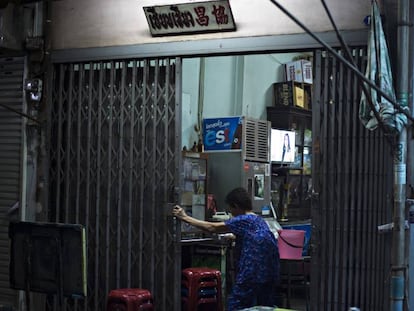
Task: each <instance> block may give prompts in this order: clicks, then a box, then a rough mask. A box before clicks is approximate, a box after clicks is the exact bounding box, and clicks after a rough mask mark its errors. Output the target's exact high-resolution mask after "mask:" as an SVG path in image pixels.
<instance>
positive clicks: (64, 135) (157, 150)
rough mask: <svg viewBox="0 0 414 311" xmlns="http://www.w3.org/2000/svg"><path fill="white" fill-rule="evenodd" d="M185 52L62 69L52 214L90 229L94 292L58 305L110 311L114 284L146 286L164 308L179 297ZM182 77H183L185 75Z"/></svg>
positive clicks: (56, 86)
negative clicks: (174, 208)
mask: <svg viewBox="0 0 414 311" xmlns="http://www.w3.org/2000/svg"><path fill="white" fill-rule="evenodd" d="M180 66H181V65H180V59H178V58H177V59H175V58H174V59H168V58H167V59H133V60H131V59H128V60H116V61H115V60H114V61H102V62H87V63H63V64H56V65H55V66H54V73H53V78H52V81H53V93H52V109H51V122H52V123H51V140H50V142H51V153H50V205H49V220H50V221H53V222H64V223H79V224H84V225H85V226H86V230H87V276H88V283H87V291H88V294H87V298H85V299H78V300H76V299H69V298H67V299H65V300H64V302H63V304H64V305H63V307H60V306H57V303H58V302H57V300H58V299H49V301H48V306H49V309H54V310H56V309H57V310H99V311H101V310H105V303H106V298H107V295H108V293H109V291H110V290H111V289H114V288H146V289H148V290H150V291H151V292H152V294H153V296H154V299H155V305H156V308H157V309H158V310H169V309H170V310H172V309H173V306H174V305H175V304H176V301H175V300H176V299H177V297H176V296H178V295H176V294H175V293H176V292H177V289H175V288H174V286H175V284H177V283H176V282H175V278H176V275H177V273H176V272H177V263H176V262H175V244H174V241H173V236H174V234H173V232H172V231H173V230H171V228H172V226H171V222H172V217H169V216H168V214H167V213H166V208H165V207H166V203H167V202H173V201H174V195H175V183H176V181H177V178H178V177H177V172H178V166H179V159H178V158H177V157H178V155H180V152H179V148H180V146H181V143H180V139H181V138H180V137H181V129H180V128H178V126H177V124H178V123H177V122H179V121H180V117H177V116H180V114H179V113H178V112H179V111H180V106H179V105H180V104H179V101H178V100H177V98H178V97H177V96H176V94H177V91H176V90H177V88H178V87H180V86H179V81H180V79H176V76H177V75H178V73H177V71H178V70H179V68H180ZM176 81H177V82H176Z"/></svg>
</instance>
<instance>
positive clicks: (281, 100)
mask: <svg viewBox="0 0 414 311" xmlns="http://www.w3.org/2000/svg"><path fill="white" fill-rule="evenodd" d="M273 92H274V104H275V105H283V106H295V107H301V108H307V107H305V106H306V105H305V91H304V89H303V88H302V86H301V85H300V84H298V83H295V82H293V81H289V82H278V83H274V84H273Z"/></svg>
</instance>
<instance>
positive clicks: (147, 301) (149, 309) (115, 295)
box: [106, 288, 154, 311]
mask: <svg viewBox="0 0 414 311" xmlns="http://www.w3.org/2000/svg"><path fill="white" fill-rule="evenodd" d="M144 310H146V311H153V310H154V306H153V298H152V295H151V292H150V291H149V290H146V289H141V288H120V289H114V290H111V291H110V292H109V295H108V300H107V305H106V311H144Z"/></svg>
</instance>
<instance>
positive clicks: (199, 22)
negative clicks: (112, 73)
mask: <svg viewBox="0 0 414 311" xmlns="http://www.w3.org/2000/svg"><path fill="white" fill-rule="evenodd" d="M144 12H145V16H146V18H147V22H148V25H149V28H150V31H151V34H152V35H153V36H161V35H175V34H188V33H202V32H218V31H232V30H236V25H235V23H234V19H233V14H232V12H231V8H230V4H229V1H228V0H220V1H206V2H193V3H184V4H175V5H164V6H151V7H144Z"/></svg>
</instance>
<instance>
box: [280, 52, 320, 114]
mask: <svg viewBox="0 0 414 311" xmlns="http://www.w3.org/2000/svg"><path fill="white" fill-rule="evenodd" d="M284 71H285V81H283V82H276V83H273V94H274V96H273V103H272V105H273V106H289V107H298V108H302V109H307V110H310V109H312V83H313V77H312V62H311V61H309V60H306V59H299V60H296V61H292V62H288V63H286V64H285V65H284Z"/></svg>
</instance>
